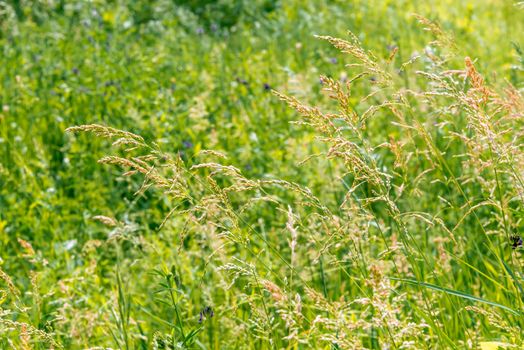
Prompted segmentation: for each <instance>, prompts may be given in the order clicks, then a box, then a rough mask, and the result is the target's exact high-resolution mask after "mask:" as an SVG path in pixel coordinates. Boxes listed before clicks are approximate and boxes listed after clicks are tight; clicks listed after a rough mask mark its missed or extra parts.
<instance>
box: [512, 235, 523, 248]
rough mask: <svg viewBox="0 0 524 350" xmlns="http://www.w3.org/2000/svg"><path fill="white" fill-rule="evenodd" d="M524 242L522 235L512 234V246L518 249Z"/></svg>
mask: <svg viewBox="0 0 524 350" xmlns="http://www.w3.org/2000/svg"><path fill="white" fill-rule="evenodd" d="M523 244H524V242H523V241H522V237H520V236H511V247H512V248H513V249H517V248H519V247H522V245H523Z"/></svg>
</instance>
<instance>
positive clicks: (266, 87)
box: [264, 83, 271, 91]
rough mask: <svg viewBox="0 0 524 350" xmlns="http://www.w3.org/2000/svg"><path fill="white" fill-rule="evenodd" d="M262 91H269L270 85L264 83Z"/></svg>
mask: <svg viewBox="0 0 524 350" xmlns="http://www.w3.org/2000/svg"><path fill="white" fill-rule="evenodd" d="M264 90H265V91H269V90H271V85H269V84H268V83H264Z"/></svg>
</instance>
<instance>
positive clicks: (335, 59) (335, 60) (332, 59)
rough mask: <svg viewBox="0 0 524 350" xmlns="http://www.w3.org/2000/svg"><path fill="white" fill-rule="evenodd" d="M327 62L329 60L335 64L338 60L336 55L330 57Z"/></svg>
mask: <svg viewBox="0 0 524 350" xmlns="http://www.w3.org/2000/svg"><path fill="white" fill-rule="evenodd" d="M329 62H331V63H333V64H337V63H338V60H337V58H336V57H331V58H330V59H329Z"/></svg>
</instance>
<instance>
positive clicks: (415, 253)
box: [69, 17, 523, 349]
mask: <svg viewBox="0 0 524 350" xmlns="http://www.w3.org/2000/svg"><path fill="white" fill-rule="evenodd" d="M417 18H418V19H419V21H421V22H422V23H423V24H424V25H426V26H428V27H429V29H430V30H431V32H432V33H433V34H434V35H436V40H435V41H434V42H433V43H432V44H431V45H430V46H428V48H427V49H426V55H425V56H424V57H425V58H424V59H425V60H426V62H425V63H424V65H425V67H424V68H425V70H420V71H417V72H416V74H417V75H419V76H421V77H422V79H417V80H416V84H417V85H416V86H417V87H416V89H413V88H411V89H403V88H402V86H403V84H404V82H405V80H404V79H402V78H401V77H395V76H394V75H393V74H392V73H391V72H392V71H394V68H393V67H392V57H390V58H388V59H387V60H385V61H379V60H378V59H377V58H376V57H375V56H374V55H373V54H371V53H370V52H368V51H366V50H365V49H364V48H363V47H362V46H361V44H360V43H359V41H358V40H357V39H356V37H355V36H354V35H353V34H350V38H351V39H350V41H345V40H341V39H336V38H332V37H319V38H321V39H324V40H327V41H328V42H330V43H331V44H332V45H333V46H335V47H336V48H338V49H339V50H341V51H342V52H344V53H347V54H349V55H350V56H351V57H352V58H353V59H354V60H355V61H356V63H355V64H351V65H350V67H351V68H352V69H354V68H355V67H356V68H357V69H358V70H360V71H357V72H356V73H355V76H354V77H353V78H350V79H349V80H347V81H346V82H345V83H341V82H339V81H337V80H335V79H332V78H329V77H321V82H322V84H323V88H324V91H325V92H326V93H327V94H328V96H329V97H330V98H331V99H332V100H334V101H335V103H336V104H335V106H334V107H335V111H333V112H331V111H330V112H324V111H322V108H321V107H311V106H308V105H305V104H303V103H302V102H300V101H298V100H297V99H295V98H293V97H288V96H286V95H284V94H282V93H280V92H275V94H276V95H277V97H279V98H280V99H281V100H283V101H284V102H286V103H287V104H288V105H290V106H291V107H292V108H293V109H295V110H296V111H297V112H298V114H299V115H300V116H301V117H302V118H303V119H301V120H299V121H298V124H301V125H305V126H307V127H309V128H312V129H313V130H314V132H315V133H316V135H317V138H318V140H320V141H321V142H322V143H324V144H326V146H327V148H326V151H325V152H324V153H323V156H324V157H325V158H326V159H328V160H330V161H332V162H333V163H334V164H335V166H334V169H335V170H334V171H337V172H339V173H338V174H337V175H336V176H337V177H338V178H339V179H340V183H341V184H342V185H343V186H344V187H345V190H346V193H345V195H344V197H343V200H342V201H341V202H340V203H338V204H337V205H336V206H335V207H333V206H332V205H329V204H323V203H322V201H321V200H320V199H318V198H316V197H315V196H314V195H313V194H312V193H311V191H310V190H308V189H307V188H305V187H302V186H299V185H298V184H292V183H289V182H287V181H282V180H269V181H268V180H263V179H255V180H253V179H248V178H246V177H244V176H243V175H242V172H241V171H240V170H239V169H238V168H236V167H234V166H232V165H225V164H220V163H218V162H202V163H199V162H198V155H194V158H193V162H192V163H193V164H192V165H191V166H189V165H188V164H186V162H184V160H183V159H182V158H181V157H180V156H175V157H174V158H173V157H172V156H170V155H168V154H165V153H164V152H163V151H161V150H160V148H158V146H157V145H156V144H151V145H150V144H148V143H147V142H145V141H144V139H143V138H141V137H140V136H138V135H134V134H129V133H126V132H122V131H117V130H114V129H112V128H108V127H104V126H100V125H84V126H78V127H73V128H70V129H69V131H73V132H91V133H95V134H97V135H99V136H102V137H106V138H117V137H120V138H119V139H118V140H117V141H115V142H114V143H113V146H116V147H118V146H120V147H123V153H124V154H125V155H124V156H107V157H104V158H102V159H101V160H100V162H101V163H105V164H110V165H117V166H120V167H123V168H124V169H126V170H125V172H124V175H126V176H127V175H134V174H137V173H140V174H141V175H142V177H143V179H144V182H143V184H142V186H141V187H140V190H139V191H138V192H137V193H143V191H144V190H145V189H147V188H150V187H151V188H157V189H159V190H161V191H162V193H163V194H164V195H166V196H168V197H170V198H172V199H173V200H174V201H175V202H174V203H173V204H172V207H173V209H172V210H171V211H170V212H169V213H168V214H167V216H166V218H165V219H164V221H163V223H162V225H164V224H165V223H166V222H167V221H168V220H169V218H170V217H172V216H177V217H180V216H182V217H184V221H185V226H187V225H189V224H190V225H192V226H193V229H196V230H198V231H201V232H205V234H206V235H209V237H210V238H211V239H213V240H218V242H219V243H218V245H219V247H218V248H217V250H215V251H214V252H213V253H211V255H210V256H209V259H213V258H214V255H217V254H218V252H219V251H220V250H226V249H227V252H226V253H225V254H222V255H221V256H220V259H219V261H217V262H216V263H217V264H218V265H219V266H220V270H221V271H224V272H226V276H224V278H227V275H229V276H230V277H229V278H231V282H230V283H229V284H228V286H227V287H226V288H227V289H228V290H232V289H235V291H234V292H233V294H234V295H235V294H238V295H240V298H241V300H244V302H245V303H246V305H249V310H250V319H251V321H252V322H253V321H255V322H254V323H251V324H252V326H251V327H250V329H251V330H252V331H253V332H254V334H255V337H257V338H260V339H261V340H265V341H267V342H268V344H269V345H270V346H276V345H277V344H283V343H286V344H288V346H295V345H293V344H308V346H315V345H318V344H320V343H327V344H332V345H333V346H336V347H341V348H376V347H379V346H380V347H382V348H384V347H387V348H401V349H407V348H413V349H418V348H420V347H421V346H422V344H425V345H424V346H427V347H431V346H432V345H431V344H434V345H437V344H441V345H442V344H446V347H447V346H449V347H453V348H456V347H461V346H470V347H471V346H474V344H478V342H479V341H480V340H481V338H482V336H481V334H480V332H481V330H480V329H471V330H469V331H468V333H467V334H458V333H456V330H454V329H452V328H450V325H451V324H455V323H460V324H470V323H471V322H473V320H475V319H477V318H478V317H482V316H488V317H487V318H488V321H486V322H491V323H493V322H494V320H496V322H495V323H496V324H497V325H503V324H506V326H500V327H498V328H499V329H505V330H506V331H505V332H504V333H503V334H502V335H501V336H502V337H503V338H504V339H505V340H506V341H507V342H508V344H511V346H513V347H518V346H521V345H522V344H523V339H522V337H521V336H520V335H518V334H517V332H515V331H514V330H515V327H517V328H518V326H515V325H517V324H520V323H521V322H522V319H521V315H522V306H521V300H522V296H521V292H522V290H521V288H522V287H521V280H522V277H521V273H522V272H521V268H522V256H521V255H520V253H519V252H518V251H517V250H511V249H508V247H509V245H508V240H509V239H510V235H511V234H512V233H513V232H514V231H517V230H518V228H519V221H517V220H516V219H514V217H515V216H516V215H517V213H518V212H519V210H520V207H521V206H520V199H519V198H520V193H522V188H521V181H520V173H519V171H518V170H517V169H519V168H520V167H521V163H522V161H520V160H519V159H518V158H517V157H518V154H519V153H518V152H517V151H519V150H520V148H521V144H520V139H521V137H520V134H519V131H518V130H513V129H511V128H509V123H515V122H518V120H519V116H521V114H522V109H521V107H522V96H521V95H520V92H519V91H518V90H517V89H516V88H514V87H512V86H511V85H509V86H508V87H507V88H506V89H505V91H503V93H502V94H499V93H496V92H495V90H494V89H493V88H491V87H489V86H488V85H487V84H486V82H485V80H484V78H483V77H482V76H481V75H480V74H479V73H478V71H477V70H476V68H475V66H474V63H473V62H472V60H471V59H470V58H468V57H466V58H465V60H464V62H465V63H464V68H462V69H452V68H448V64H449V63H448V62H449V61H451V59H452V57H451V56H449V55H450V53H452V52H454V50H455V49H456V48H455V46H454V44H453V41H452V40H451V39H448V36H447V35H446V34H444V33H443V32H442V31H441V29H440V27H438V25H436V24H434V23H433V22H431V21H429V20H427V19H424V18H422V17H417ZM439 49H441V50H442V51H443V52H444V51H445V50H446V49H449V50H448V52H447V53H442V56H441V55H440V53H439V51H438V50H439ZM406 64H407V65H414V62H408V63H406ZM406 64H405V63H401V67H402V68H403V69H406V67H407V66H406ZM404 74H407V73H404ZM369 77H371V79H370V80H368V81H369V82H370V84H371V87H370V89H369V91H370V93H366V94H364V95H361V96H358V92H355V91H354V90H353V87H354V86H355V84H357V83H358V82H359V81H363V80H365V79H369ZM364 91H365V89H364ZM413 96H416V98H413ZM328 108H330V107H328ZM421 112H423V114H421ZM384 118H388V119H390V121H389V122H390V123H392V125H394V126H396V127H397V128H398V129H397V132H396V133H395V134H392V135H390V136H389V139H388V138H387V137H386V138H385V139H383V140H381V138H384V137H385V136H386V135H383V134H382V132H381V130H380V129H377V128H376V126H377V125H382V123H384V121H383V119H384ZM435 137H438V139H439V140H449V141H447V142H448V143H443V142H442V141H439V140H435ZM450 144H451V145H452V147H450ZM384 150H386V152H384ZM137 151H139V152H141V154H140V155H137V156H132V155H130V154H131V153H133V152H137ZM457 151H460V152H464V153H463V154H455V152H457ZM206 153H207V154H210V155H214V153H213V152H206ZM390 154H391V155H390ZM317 156H318V155H317ZM219 158H222V157H219ZM455 159H461V160H459V161H456V160H455ZM222 160H223V159H222ZM275 186H276V187H283V188H284V191H289V192H288V193H286V196H282V195H278V194H277V192H275ZM432 188H433V189H432ZM472 192H474V193H476V198H472V197H471V196H470V194H469V193H472ZM291 193H294V195H293V196H292V197H294V198H296V199H298V200H299V202H296V201H292V202H289V199H288V198H289V196H290V195H291ZM422 196H423V197H424V199H423V200H422V201H420V200H418V199H417V198H420V197H422ZM296 199H295V200H296ZM431 201H436V202H440V203H441V205H437V206H431V205H428V203H429V202H431ZM260 202H265V203H267V204H265V205H269V206H270V207H273V208H274V209H277V211H276V213H279V211H280V212H282V213H287V220H286V223H285V229H286V230H287V231H288V235H289V237H290V240H289V247H288V250H287V251H284V252H283V251H282V248H281V247H278V243H276V244H275V240H270V239H267V237H265V236H264V234H263V233H262V232H261V229H260V228H255V227H253V224H252V223H251V222H250V221H251V220H252V217H251V216H250V215H249V211H250V210H253V208H257V206H259V205H261V204H260ZM510 203H511V204H510ZM291 205H293V206H294V209H292V207H291ZM487 206H490V207H493V208H494V211H489V212H486V211H483V208H484V207H487ZM286 207H287V210H286V209H285V208H286ZM430 209H433V210H435V211H430ZM277 218H278V214H276V215H275V219H277ZM277 220H278V219H277ZM466 221H468V222H469V226H468V229H470V228H472V227H473V228H475V230H476V232H475V233H471V232H464V228H463V227H464V226H463V225H464V222H466ZM184 237H186V236H184ZM299 237H303V238H302V240H301V242H300V243H299V241H298V240H299ZM182 239H185V238H182ZM226 247H228V248H226ZM478 253H480V254H483V256H484V257H485V258H484V260H482V261H478V260H477V259H475V260H474V262H473V261H469V260H470V259H471V254H478ZM181 254H184V252H181ZM297 261H310V263H311V267H310V268H309V269H307V268H304V267H302V268H301V267H299V266H297ZM324 264H326V265H327V268H324ZM474 264H476V265H474ZM316 267H318V270H317V269H316ZM459 271H460V273H459ZM466 276H467V278H468V279H469V280H470V283H471V285H470V287H469V288H467V290H455V289H454V287H453V286H454V285H455V284H456V283H455V282H456V279H462V278H465V277H466ZM500 276H504V278H502V279H501V278H500ZM337 280H338V283H336V282H333V281H337ZM317 281H319V282H317ZM202 283H205V281H204V280H203V282H202ZM486 283H489V284H490V286H489V290H488V291H486V290H484V288H481V286H482V285H484V284H486ZM242 285H243V287H241V286H242ZM413 287H415V288H413ZM237 288H238V290H236V289H237ZM333 288H335V289H333ZM245 291H249V292H248V293H245ZM264 291H267V292H268V293H269V295H266V294H265V293H264ZM439 292H440V294H439ZM500 295H504V298H502V299H501V298H500ZM469 302H473V303H475V304H476V305H475V306H467V305H468V303H469ZM488 305H489V306H491V307H495V309H484V308H482V307H483V306H488ZM175 307H176V306H175ZM223 307H224V306H223ZM219 310H220V309H219ZM495 310H496V311H495ZM468 311H469V312H468ZM219 312H220V311H219ZM495 312H496V313H495ZM177 315H179V314H178V311H177ZM490 315H493V316H490ZM494 315H496V316H494ZM177 317H179V316H177ZM505 322H507V323H505ZM507 324H512V325H514V326H507ZM180 328H181V327H180ZM181 335H182V342H184V340H183V339H184V334H183V332H182V334H181ZM195 335H196V333H195ZM467 344H469V345H467Z"/></svg>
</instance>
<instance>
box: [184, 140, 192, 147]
mask: <svg viewBox="0 0 524 350" xmlns="http://www.w3.org/2000/svg"><path fill="white" fill-rule="evenodd" d="M182 146H184V148H193V144H192V143H191V141H188V140H186V141H184V142H182Z"/></svg>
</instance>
